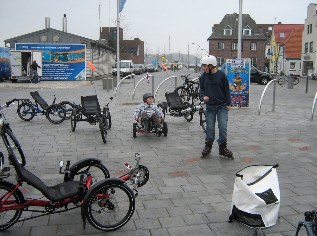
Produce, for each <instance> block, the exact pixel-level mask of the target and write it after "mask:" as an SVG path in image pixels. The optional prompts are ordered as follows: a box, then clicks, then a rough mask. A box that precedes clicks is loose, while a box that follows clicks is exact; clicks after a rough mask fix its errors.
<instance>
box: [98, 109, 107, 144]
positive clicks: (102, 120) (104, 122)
mask: <svg viewBox="0 0 317 236" xmlns="http://www.w3.org/2000/svg"><path fill="white" fill-rule="evenodd" d="M107 126H108V123H107V119H106V118H105V117H104V116H103V115H102V116H100V117H99V128H100V132H101V137H102V141H103V143H106V142H107V128H106V127H107Z"/></svg>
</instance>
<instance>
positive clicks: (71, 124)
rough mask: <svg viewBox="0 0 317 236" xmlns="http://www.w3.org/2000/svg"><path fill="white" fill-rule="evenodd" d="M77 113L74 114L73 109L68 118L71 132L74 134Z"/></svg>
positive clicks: (74, 110)
mask: <svg viewBox="0 0 317 236" xmlns="http://www.w3.org/2000/svg"><path fill="white" fill-rule="evenodd" d="M76 114H77V112H76V108H74V109H73V111H72V114H71V116H70V126H71V129H72V131H73V132H75V129H76V123H77V121H76V117H77V115H76Z"/></svg>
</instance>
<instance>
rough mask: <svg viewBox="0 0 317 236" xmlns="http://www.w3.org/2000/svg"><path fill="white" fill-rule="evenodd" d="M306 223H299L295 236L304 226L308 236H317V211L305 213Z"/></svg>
mask: <svg viewBox="0 0 317 236" xmlns="http://www.w3.org/2000/svg"><path fill="white" fill-rule="evenodd" d="M304 216H305V221H300V222H298V226H297V230H296V234H295V236H297V235H298V233H299V231H300V229H301V227H302V226H304V227H305V229H306V233H307V235H308V236H316V235H317V211H316V210H312V211H306V212H305V213H304Z"/></svg>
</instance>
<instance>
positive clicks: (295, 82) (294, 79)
mask: <svg viewBox="0 0 317 236" xmlns="http://www.w3.org/2000/svg"><path fill="white" fill-rule="evenodd" d="M298 83H299V79H298V78H297V77H296V78H295V77H294V78H293V85H297V84H298Z"/></svg>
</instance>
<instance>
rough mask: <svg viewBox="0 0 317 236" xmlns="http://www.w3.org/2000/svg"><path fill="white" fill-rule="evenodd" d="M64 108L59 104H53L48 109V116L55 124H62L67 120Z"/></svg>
mask: <svg viewBox="0 0 317 236" xmlns="http://www.w3.org/2000/svg"><path fill="white" fill-rule="evenodd" d="M65 115H66V113H65V111H64V108H63V107H62V106H61V105H59V104H53V105H51V106H49V108H47V110H46V118H47V119H48V120H49V121H50V122H51V123H53V124H60V123H62V122H63V121H64V120H65Z"/></svg>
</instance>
